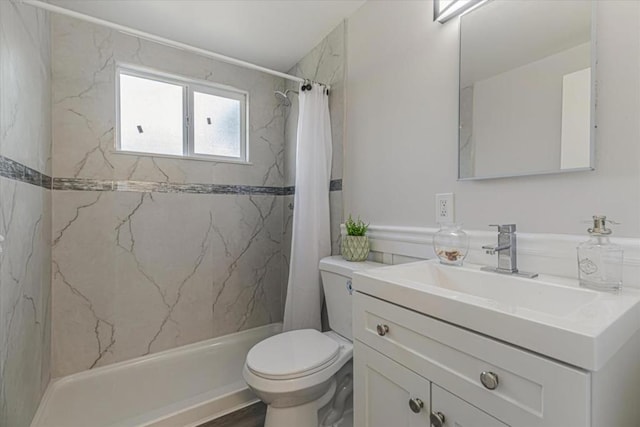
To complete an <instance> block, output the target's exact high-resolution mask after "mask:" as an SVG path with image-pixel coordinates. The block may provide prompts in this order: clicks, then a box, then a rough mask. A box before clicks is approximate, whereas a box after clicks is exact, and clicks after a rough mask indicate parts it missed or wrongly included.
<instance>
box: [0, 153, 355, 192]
mask: <svg viewBox="0 0 640 427" xmlns="http://www.w3.org/2000/svg"><path fill="white" fill-rule="evenodd" d="M0 177H4V178H8V179H12V180H14V181H18V182H24V183H27V184H31V185H36V186H38V187H42V188H46V189H48V190H63V191H127V192H137V193H187V194H238V195H270V196H290V195H292V194H295V186H289V187H268V186H253V185H224V184H184V183H172V182H151V181H114V180H109V179H90V178H51V177H50V176H48V175H45V174H43V173H41V172H38V171H37V170H35V169H32V168H30V167H28V166H25V165H23V164H22V163H20V162H16V161H15V160H12V159H10V158H8V157H4V156H0ZM341 190H342V179H334V180H331V183H330V185H329V191H341Z"/></svg>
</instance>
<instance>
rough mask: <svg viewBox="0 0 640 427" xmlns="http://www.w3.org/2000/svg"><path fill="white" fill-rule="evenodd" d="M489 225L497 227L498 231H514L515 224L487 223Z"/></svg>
mask: <svg viewBox="0 0 640 427" xmlns="http://www.w3.org/2000/svg"><path fill="white" fill-rule="evenodd" d="M489 227H498V233H515V232H516V225H515V224H489Z"/></svg>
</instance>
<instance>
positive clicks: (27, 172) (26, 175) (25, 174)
mask: <svg viewBox="0 0 640 427" xmlns="http://www.w3.org/2000/svg"><path fill="white" fill-rule="evenodd" d="M0 177H3V178H8V179H12V180H14V181H18V182H24V183H26V184H31V185H35V186H38V187H42V188H46V189H47V190H50V189H51V185H52V179H51V177H50V176H48V175H45V174H43V173H41V172H38V171H37V170H35V169H32V168H30V167H29V166H26V165H23V164H22V163H20V162H16V161H15V160H12V159H10V158H8V157H5V156H0Z"/></svg>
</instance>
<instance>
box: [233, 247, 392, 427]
mask: <svg viewBox="0 0 640 427" xmlns="http://www.w3.org/2000/svg"><path fill="white" fill-rule="evenodd" d="M382 265H383V264H379V263H375V262H348V261H345V260H344V259H342V258H341V257H329V258H324V259H323V260H322V261H320V270H321V274H322V285H323V288H324V292H325V297H326V304H327V314H328V317H329V326H330V328H331V330H330V331H328V332H324V333H322V332H318V331H316V330H315V329H302V330H296V331H288V332H283V333H281V334H278V335H275V336H273V337H271V338H268V339H266V340H264V341H262V342H260V343H258V344H256V345H255V346H254V347H253V348H252V349H251V350H250V351H249V353H248V354H247V358H246V361H245V364H244V368H243V376H244V379H245V381H246V382H247V385H248V386H249V388H250V389H251V390H253V392H254V393H255V394H256V396H258V397H259V398H260V399H261V400H262V401H263V402H264V403H266V404H267V416H266V420H265V427H289V426H292V427H293V426H295V427H318V425H319V420H318V411H319V410H320V409H321V408H322V407H324V406H326V405H327V404H329V403H330V402H331V401H332V399H334V395H336V390H337V388H338V387H337V386H338V384H337V380H336V376H337V374H338V373H339V372H340V378H338V379H339V380H340V382H341V384H340V387H341V391H342V392H341V393H339V394H338V395H337V396H335V397H336V398H341V399H345V398H346V397H347V396H345V390H350V388H349V387H348V386H345V384H344V381H343V380H344V379H345V378H347V380H350V378H351V376H349V375H348V373H346V374H345V372H344V370H345V368H348V369H351V366H350V364H348V362H349V361H350V360H351V358H352V355H353V344H352V339H353V337H352V335H351V298H350V296H351V292H352V289H351V276H352V274H353V272H354V271H357V270H362V269H367V268H375V267H380V266H382ZM334 406H335V407H336V408H341V409H342V410H343V409H344V402H340V404H338V405H334ZM339 416H341V414H336V413H335V411H334V413H332V415H331V416H330V417H328V418H330V419H331V420H332V424H334V423H335V418H336V417H339Z"/></svg>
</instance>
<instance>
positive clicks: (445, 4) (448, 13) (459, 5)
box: [433, 0, 486, 24]
mask: <svg viewBox="0 0 640 427" xmlns="http://www.w3.org/2000/svg"><path fill="white" fill-rule="evenodd" d="M484 1H486V0H434V1H433V20H434V21H438V22H439V23H441V24H444V23H445V22H447V21H448V20H450V19H451V18H454V17H456V16H458V15H460V14H462V13H463V12H465V11H467V10H469V9H471V8H472V7H474V6H477V5H478V4H480V3H483V2H484Z"/></svg>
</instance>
